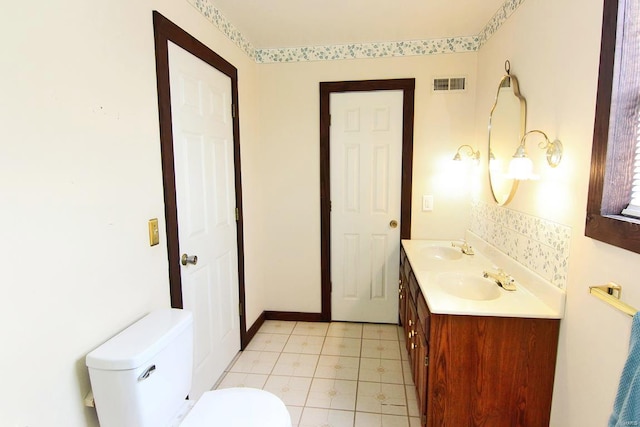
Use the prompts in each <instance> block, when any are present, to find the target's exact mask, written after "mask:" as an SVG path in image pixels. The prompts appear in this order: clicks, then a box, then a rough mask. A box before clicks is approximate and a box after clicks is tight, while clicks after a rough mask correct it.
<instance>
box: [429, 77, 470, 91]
mask: <svg viewBox="0 0 640 427" xmlns="http://www.w3.org/2000/svg"><path fill="white" fill-rule="evenodd" d="M466 88H467V79H466V78H465V77H444V78H437V79H433V91H434V92H463V91H465V90H466Z"/></svg>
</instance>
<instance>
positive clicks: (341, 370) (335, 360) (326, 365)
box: [314, 354, 360, 381]
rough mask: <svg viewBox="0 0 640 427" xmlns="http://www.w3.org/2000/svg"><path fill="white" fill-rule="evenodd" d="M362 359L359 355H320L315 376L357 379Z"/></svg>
mask: <svg viewBox="0 0 640 427" xmlns="http://www.w3.org/2000/svg"><path fill="white" fill-rule="evenodd" d="M359 366H360V359H359V358H358V357H345V356H329V355H324V354H321V355H320V359H319V360H318V366H317V367H316V372H315V375H314V377H315V378H330V379H338V380H354V381H355V380H357V379H358V370H359Z"/></svg>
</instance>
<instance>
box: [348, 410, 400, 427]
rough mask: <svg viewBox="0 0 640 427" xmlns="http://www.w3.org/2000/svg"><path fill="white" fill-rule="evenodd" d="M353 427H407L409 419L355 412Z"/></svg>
mask: <svg viewBox="0 0 640 427" xmlns="http://www.w3.org/2000/svg"><path fill="white" fill-rule="evenodd" d="M354 426H355V427H409V419H408V418H407V417H401V416H397V415H384V414H368V413H364V412H356V421H355V424H354Z"/></svg>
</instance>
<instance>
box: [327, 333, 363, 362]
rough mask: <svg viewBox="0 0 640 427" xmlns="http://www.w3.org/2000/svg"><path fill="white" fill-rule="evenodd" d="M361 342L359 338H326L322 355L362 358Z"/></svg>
mask: <svg viewBox="0 0 640 427" xmlns="http://www.w3.org/2000/svg"><path fill="white" fill-rule="evenodd" d="M360 347H361V340H360V339H359V338H345V337H326V338H325V340H324V345H323V347H322V354H325V355H329V356H347V357H359V356H360Z"/></svg>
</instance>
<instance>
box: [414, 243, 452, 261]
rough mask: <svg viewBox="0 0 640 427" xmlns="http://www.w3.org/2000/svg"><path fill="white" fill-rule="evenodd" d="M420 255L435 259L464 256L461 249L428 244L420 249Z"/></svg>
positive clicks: (450, 258)
mask: <svg viewBox="0 0 640 427" xmlns="http://www.w3.org/2000/svg"><path fill="white" fill-rule="evenodd" d="M420 255H422V256H424V257H426V258H429V259H435V260H441V261H443V260H446V261H453V260H456V259H460V258H462V252H461V251H460V249H457V248H451V247H448V246H427V247H426V248H423V249H422V250H421V251H420Z"/></svg>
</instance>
